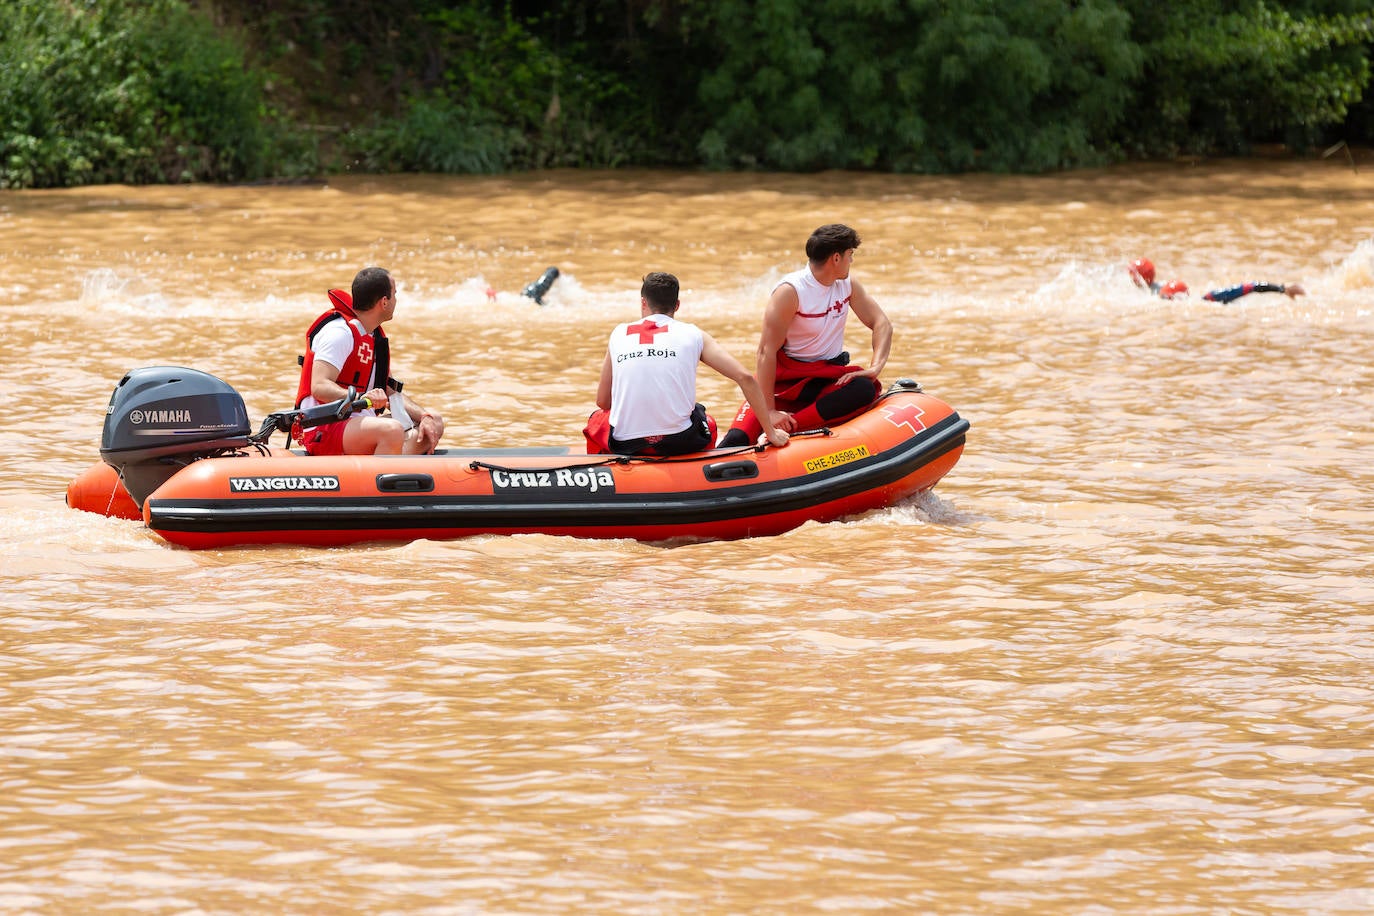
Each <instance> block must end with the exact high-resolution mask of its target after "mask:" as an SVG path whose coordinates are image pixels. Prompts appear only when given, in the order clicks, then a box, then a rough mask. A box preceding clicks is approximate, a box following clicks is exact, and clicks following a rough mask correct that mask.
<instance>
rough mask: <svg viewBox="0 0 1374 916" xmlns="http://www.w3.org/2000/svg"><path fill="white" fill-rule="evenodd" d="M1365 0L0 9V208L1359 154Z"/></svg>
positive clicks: (1364, 105)
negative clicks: (432, 177)
mask: <svg viewBox="0 0 1374 916" xmlns="http://www.w3.org/2000/svg"><path fill="white" fill-rule="evenodd" d="M1372 56H1374V0H1297V2H1288V3H1283V4H1279V3H1278V2H1277V0H1175V2H1170V3H1159V2H1158V0H805V2H804V0H615V2H612V0H563V2H560V3H556V4H547V3H535V2H525V3H522V2H518V0H466V2H464V0H389V2H388V3H385V4H380V3H375V2H373V0H4V2H3V3H0V187H60V186H71V185H80V184H92V183H105V182H130V183H151V182H179V181H247V180H279V179H290V178H296V177H301V176H309V175H318V174H323V173H329V172H334V171H341V170H360V171H366V172H394V171H428V172H450V173H498V172H503V171H509V170H522V169H530V168H546V167H555V166H564V167H600V168H614V167H618V166H632V165H634V166H675V167H687V168H694V167H704V168H717V169H769V170H791V171H809V170H818V169H829V168H844V169H876V170H887V171H904V172H948V171H963V170H993V171H1012V172H1037V171H1046V170H1051V169H1065V168H1074V167H1078V166H1085V165H1096V164H1101V163H1106V162H1112V161H1120V160H1122V159H1127V158H1139V157H1160V156H1174V155H1179V154H1190V155H1209V154H1244V153H1246V152H1248V151H1250V150H1251V149H1252V148H1253V147H1254V146H1255V145H1256V144H1275V143H1279V144H1284V145H1286V146H1287V147H1288V148H1290V149H1293V150H1296V151H1298V152H1307V151H1312V150H1316V149H1320V148H1321V147H1322V146H1325V145H1329V144H1332V143H1335V142H1338V141H1341V140H1345V141H1347V142H1349V143H1352V144H1362V143H1369V142H1371V141H1372V140H1374V92H1371V91H1370V84H1371V67H1370V60H1371V57H1372Z"/></svg>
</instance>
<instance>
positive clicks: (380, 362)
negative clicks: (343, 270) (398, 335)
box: [296, 289, 399, 409]
mask: <svg viewBox="0 0 1374 916" xmlns="http://www.w3.org/2000/svg"><path fill="white" fill-rule="evenodd" d="M329 302H330V304H331V305H332V306H333V308H331V309H330V310H329V311H327V312H325V313H324V314H323V315H321V316H320V317H318V318H316V319H315V321H314V322H313V323H312V324H311V325H310V330H308V331H306V332H305V355H304V356H302V357H300V364H301V381H300V384H299V385H298V386H297V387H296V407H297V409H299V408H300V406H301V402H302V401H304V400H305V399H306V397H307V396H309V394H310V387H311V382H312V379H311V377H310V376H311V372H312V371H313V370H314V368H315V350H314V343H315V335H316V334H318V333H319V331H320V328H322V327H324V326H325V325H326V324H328V323H329V322H331V321H334V320H335V319H339V318H342V319H343V320H345V321H347V322H348V329H349V330H350V331H352V332H353V352H351V353H350V354H349V355H348V359H347V360H346V361H345V362H344V364H343V365H342V366H340V367H339V376H338V378H336V379H334V381H335V382H337V383H338V384H340V385H342V386H343V387H344V388H347V387H349V386H350V385H352V386H353V387H354V388H356V389H358V394H359V395H361V394H363V392H364V391H365V390H366V388H365V386H366V385H367V381H368V379H369V378H373V377H375V378H377V379H378V383H377V384H378V385H380V386H386V385H387V384H388V383H389V382H390V381H391V379H390V378H388V377H387V373H389V372H390V371H391V365H390V364H391V354H390V345H389V343H388V342H387V339H386V332H385V331H383V330H382V329H381V328H380V327H379V328H377V329H376V330H375V331H373V332H372V333H371V334H364V333H363V332H362V331H359V330H358V328H357V326H356V325H355V324H353V319H354V318H357V317H358V314H357V312H355V311H353V297H352V296H351V295H350V294H348V293H346V292H344V291H343V290H341V289H331V290H330V291H329ZM374 369H375V370H376V375H375V376H374V375H373V374H372V373H373V370H374ZM398 390H399V389H398Z"/></svg>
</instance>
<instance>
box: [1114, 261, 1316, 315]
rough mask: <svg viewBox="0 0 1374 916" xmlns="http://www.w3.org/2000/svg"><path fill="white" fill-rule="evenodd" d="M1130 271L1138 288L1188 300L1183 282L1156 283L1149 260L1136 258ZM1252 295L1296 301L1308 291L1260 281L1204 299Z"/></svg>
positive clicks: (1293, 285) (1222, 300)
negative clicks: (1285, 297)
mask: <svg viewBox="0 0 1374 916" xmlns="http://www.w3.org/2000/svg"><path fill="white" fill-rule="evenodd" d="M1129 270H1130V272H1131V279H1132V280H1134V281H1135V285H1136V286H1139V287H1143V288H1148V289H1149V290H1150V292H1152V293H1154V294H1155V295H1156V296H1159V297H1160V298H1161V299H1187V298H1188V284H1187V283H1184V282H1183V281H1182V280H1170V281H1169V282H1168V283H1164V284H1160V283H1156V282H1155V265H1154V264H1153V263H1152V262H1151V261H1150V259H1149V258H1136V259H1135V260H1134V261H1132V262H1131V266H1130V268H1129ZM1251 293H1283V294H1284V295H1285V296H1287V297H1288V298H1289V299H1296V298H1297V297H1298V296H1305V295H1307V290H1305V289H1303V288H1302V286H1301V285H1300V284H1298V283H1265V282H1263V281H1259V282H1251V283H1237V284H1236V285H1235V286H1228V287H1226V288H1225V289H1214V290H1212V291H1211V292H1209V293H1207V294H1206V295H1204V296H1203V297H1202V298H1203V299H1205V300H1207V301H1208V302H1220V303H1222V304H1225V303H1227V302H1234V301H1236V300H1237V299H1239V298H1240V297H1241V296H1248V295H1250V294H1251Z"/></svg>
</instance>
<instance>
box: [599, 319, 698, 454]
mask: <svg viewBox="0 0 1374 916" xmlns="http://www.w3.org/2000/svg"><path fill="white" fill-rule="evenodd" d="M702 347H703V340H702V334H701V329H700V328H698V327H697V326H696V325H694V324H688V323H687V322H685V321H678V320H677V319H675V318H670V317H669V316H667V315H657V314H655V315H649V316H648V317H646V318H644V319H642V320H640V321H634V322H627V323H625V324H622V325H618V326H617V327H616V329H615V330H614V331H612V332H611V339H610V343H609V344H608V349H609V351H610V354H611V426H612V427H613V428H614V430H615V437H616V438H617V439H639V438H642V437H644V436H668V435H672V434H673V433H679V432H682V431H683V430H684V429H686V428H687V426H688V425H689V424H690V422H691V414H692V408H693V407H695V406H696V403H697V363H698V362H700V361H701V350H702Z"/></svg>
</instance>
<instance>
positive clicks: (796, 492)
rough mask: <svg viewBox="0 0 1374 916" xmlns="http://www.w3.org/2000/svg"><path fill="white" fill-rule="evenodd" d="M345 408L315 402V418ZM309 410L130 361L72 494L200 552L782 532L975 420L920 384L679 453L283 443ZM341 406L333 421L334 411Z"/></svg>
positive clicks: (848, 507)
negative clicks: (741, 443) (362, 448)
mask: <svg viewBox="0 0 1374 916" xmlns="http://www.w3.org/2000/svg"><path fill="white" fill-rule="evenodd" d="M349 409H350V408H349V407H348V405H347V404H346V403H345V402H338V403H336V404H333V405H325V406H324V407H320V408H313V411H314V412H315V413H314V415H313V416H312V417H307V418H306V422H307V424H309V423H315V422H317V421H318V420H319V418H320V416H321V415H323V414H324V413H327V412H329V411H333V412H334V413H335V414H336V415H339V414H342V415H346V411H347V410H349ZM302 413H303V412H302V411H290V412H286V413H282V414H273V415H272V416H270V417H268V418H267V419H266V420H264V422H263V424H262V427H261V428H260V429H259V431H258V432H257V433H256V434H250V427H249V425H248V420H247V415H246V413H245V411H244V408H243V402H242V398H240V397H239V396H238V394H237V392H235V391H234V390H233V389H232V388H230V387H229V386H228V385H226V384H225V383H223V382H221V381H220V380H219V379H216V378H214V377H213V376H208V375H205V374H204V373H199V372H196V371H195V370H190V369H180V368H169V367H155V368H152V369H140V370H135V371H134V372H131V373H130V374H129V375H127V376H125V378H124V379H123V380H122V381H121V382H120V384H119V387H117V388H116V389H115V393H114V395H113V396H112V397H111V402H110V408H109V412H108V413H107V415H106V420H105V429H104V433H103V436H102V442H101V458H102V462H101V463H100V464H97V465H95V466H94V467H92V468H91V469H90V470H88V471H87V472H85V473H84V474H82V475H81V476H80V477H78V478H77V479H76V480H74V481H72V483H71V484H70V485H69V486H68V489H67V502H68V504H69V505H71V506H73V507H75V508H79V509H85V510H88V511H92V512H97V513H100V514H102V515H111V516H117V517H124V518H136V519H142V520H143V522H144V523H145V524H146V525H147V526H148V527H149V528H151V529H152V530H153V531H155V532H157V533H158V534H159V535H160V536H162V537H163V538H165V539H166V540H167V541H169V542H171V543H173V544H177V545H181V546H184V547H191V548H208V547H228V546H233V545H240V544H314V545H321V546H331V545H341V544H351V543H357V542H363V541H398V540H413V539H417V538H429V539H432V540H442V539H451V538H461V537H468V536H471V535H478V534H519V533H534V532H538V533H543V534H553V535H569V536H573V537H584V538H635V539H639V540H644V541H655V542H657V541H673V540H677V539H697V540H700V539H735V538H744V537H754V536H760V535H774V534H780V533H782V532H785V531H788V530H790V529H792V528H795V527H797V526H798V525H801V524H803V523H805V522H807V521H821V522H824V521H831V520H834V519H838V518H842V517H846V516H852V515H856V514H858V513H862V512H866V511H869V510H872V509H879V508H883V507H886V506H890V505H892V504H893V503H896V502H898V501H899V500H902V499H905V498H906V497H909V496H912V495H914V494H916V493H920V492H922V491H924V490H928V489H930V488H931V487H933V486H934V485H935V484H936V483H937V482H938V481H939V480H940V479H941V478H942V477H943V476H944V475H945V474H946V473H948V472H949V470H950V469H951V468H953V467H954V465H955V463H956V462H957V461H958V460H959V456H960V455H961V454H962V452H963V447H964V437H965V433H966V431H967V430H968V427H969V424H968V421H966V420H964V419H963V418H961V417H960V416H959V415H958V413H956V412H955V411H954V410H953V409H952V408H951V407H950V406H949V405H948V404H946V403H944V402H943V401H941V400H939V399H938V398H935V397H932V396H931V395H929V394H926V393H925V392H923V391H922V390H921V389H920V386H919V385H918V384H916V383H915V382H911V381H906V380H903V381H900V382H898V383H897V384H895V385H894V386H892V388H891V389H889V390H888V391H887V392H886V393H885V394H884V395H883V396H882V397H881V398H880V399H879V400H878V402H877V404H876V405H875V406H874V407H873V408H872V409H871V410H869V411H868V412H866V413H864V414H862V415H861V416H859V417H856V418H854V419H853V420H850V421H848V422H846V423H843V424H841V425H838V426H835V427H833V428H828V429H824V430H816V431H812V432H808V433H802V434H798V435H796V436H794V437H793V438H792V441H791V442H789V443H788V445H787V446H786V447H784V448H775V447H772V446H764V447H760V446H745V447H741V448H734V449H716V450H713V451H708V452H702V453H700V454H696V455H687V456H682V457H678V458H633V457H631V458H627V457H622V456H617V455H587V454H585V453H579V452H576V451H574V450H571V449H568V448H560V447H549V448H543V447H533V448H506V449H455V448H444V449H439V450H438V451H436V453H435V454H433V455H415V456H401V455H374V456H357V455H346V456H335V457H319V458H317V457H312V456H308V455H305V454H304V453H303V452H298V451H295V450H291V449H279V448H270V447H269V446H268V445H267V438H268V437H269V436H270V435H271V433H272V432H273V431H274V430H278V429H282V430H285V429H289V428H290V423H291V422H295V421H296V420H298V419H300V415H301V414H302ZM332 418H334V417H331V419H332Z"/></svg>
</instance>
